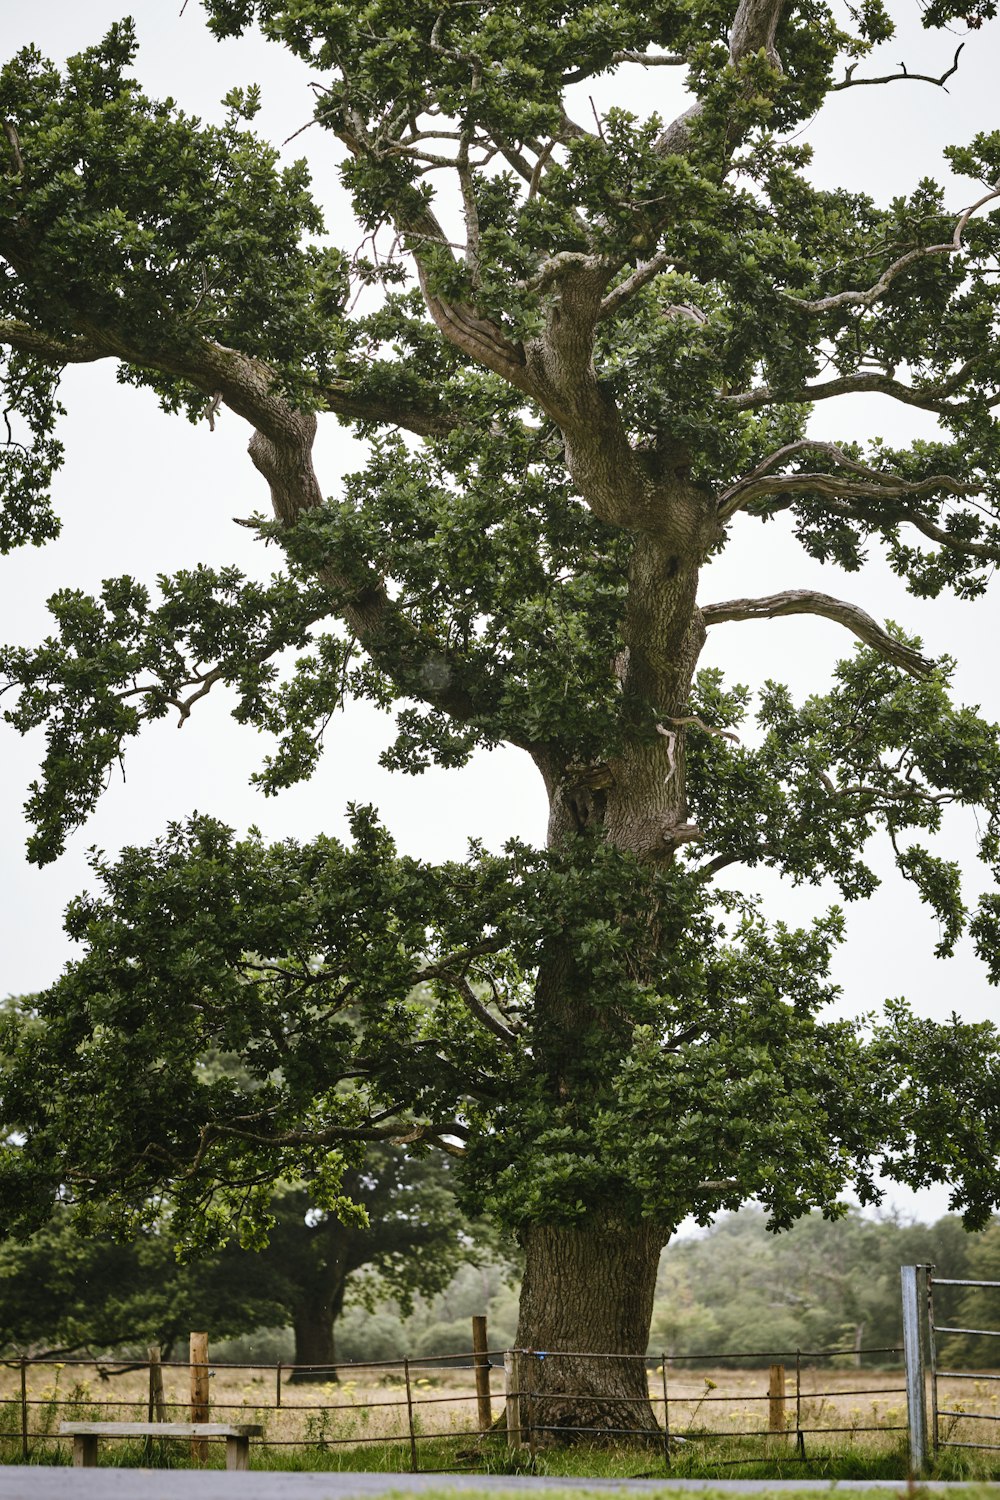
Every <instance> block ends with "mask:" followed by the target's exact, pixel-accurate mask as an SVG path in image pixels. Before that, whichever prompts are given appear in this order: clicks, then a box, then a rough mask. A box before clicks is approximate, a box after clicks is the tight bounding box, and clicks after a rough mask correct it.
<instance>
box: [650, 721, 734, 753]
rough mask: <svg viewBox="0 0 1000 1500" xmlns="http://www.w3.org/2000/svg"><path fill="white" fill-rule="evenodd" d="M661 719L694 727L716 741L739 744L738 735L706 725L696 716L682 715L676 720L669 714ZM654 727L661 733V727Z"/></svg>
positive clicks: (669, 722)
mask: <svg viewBox="0 0 1000 1500" xmlns="http://www.w3.org/2000/svg"><path fill="white" fill-rule="evenodd" d="M663 717H664V718H665V719H666V721H667V723H668V724H677V725H684V724H693V725H694V727H695V728H696V729H700V730H701V731H702V733H703V734H711V735H714V736H715V738H716V739H718V740H733V741H734V742H735V743H736V744H737V745H738V744H739V742H740V737H739V735H738V734H734V733H733V731H732V730H731V729H717V728H716V727H715V725H714V724H706V723H705V720H704V719H702V718H699V716H698V715H697V714H684V715H683V716H682V717H681V718H677V719H675V718H674V717H673V716H672V715H670V714H664V715H663ZM656 727H657V729H659V730H660V732H661V733H662V732H663V730H662V726H661V725H659V724H658V725H657V726H656Z"/></svg>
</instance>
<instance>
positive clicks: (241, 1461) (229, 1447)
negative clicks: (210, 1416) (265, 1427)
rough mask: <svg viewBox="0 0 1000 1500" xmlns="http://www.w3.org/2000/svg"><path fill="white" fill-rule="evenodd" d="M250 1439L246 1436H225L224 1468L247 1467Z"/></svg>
mask: <svg viewBox="0 0 1000 1500" xmlns="http://www.w3.org/2000/svg"><path fill="white" fill-rule="evenodd" d="M249 1467H250V1439H249V1438H248V1437H227V1438H226V1468H227V1469H249Z"/></svg>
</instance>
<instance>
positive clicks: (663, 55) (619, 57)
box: [562, 52, 687, 84]
mask: <svg viewBox="0 0 1000 1500" xmlns="http://www.w3.org/2000/svg"><path fill="white" fill-rule="evenodd" d="M686 62H687V58H686V57H684V56H683V55H682V54H681V53H680V52H659V53H657V52H613V53H612V54H611V58H610V60H609V62H608V63H606V64H604V67H614V66H615V65H616V64H618V63H639V64H640V66H642V67H644V68H678V67H683V65H684V63H686ZM604 67H602V68H601V69H597V68H574V69H573V71H572V72H571V73H564V74H563V76H562V81H563V83H564V84H570V83H582V82H583V80H584V79H585V78H593V76H594V74H595V73H597V72H598V71H601V72H603V71H604Z"/></svg>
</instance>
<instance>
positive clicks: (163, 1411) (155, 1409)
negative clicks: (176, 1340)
mask: <svg viewBox="0 0 1000 1500" xmlns="http://www.w3.org/2000/svg"><path fill="white" fill-rule="evenodd" d="M149 1420H150V1422H165V1421H166V1420H167V1398H166V1397H165V1396H164V1394H163V1365H162V1364H161V1363H160V1346H159V1344H150V1346H149Z"/></svg>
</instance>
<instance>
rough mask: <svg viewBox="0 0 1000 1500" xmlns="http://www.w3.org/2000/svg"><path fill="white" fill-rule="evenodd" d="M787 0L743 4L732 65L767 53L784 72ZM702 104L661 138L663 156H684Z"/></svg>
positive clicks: (736, 25)
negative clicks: (781, 32)
mask: <svg viewBox="0 0 1000 1500" xmlns="http://www.w3.org/2000/svg"><path fill="white" fill-rule="evenodd" d="M784 5H785V0H740V3H739V5H738V6H737V10H736V15H735V17H734V19H733V25H732V30H731V31H730V33H729V61H730V64H731V65H732V66H733V67H736V66H738V65H739V64H740V63H741V62H742V61H743V60H744V58H747V57H752V56H754V54H755V53H758V52H763V53H764V54H765V55H766V56H767V58H768V61H769V62H770V63H771V64H772V66H773V67H775V68H777V69H778V71H779V72H780V71H781V59H780V57H779V56H778V51H777V48H776V47H775V44H774V39H775V36H776V35H777V31H778V22H779V21H780V20H781V13H782V10H783V9H784ZM704 107H705V106H704V104H703V103H702V102H701V101H699V102H698V103H697V104H694V105H692V107H691V108H690V109H688V110H685V112H684V114H682V115H678V117H677V119H676V120H674V121H673V122H672V123H671V124H670V125H668V126H667V128H666V130H665V131H664V132H663V134H662V135H661V136H660V138H659V140H658V141H657V143H656V149H657V150H658V151H659V152H660V153H661V155H663V156H672V155H674V154H679V153H683V152H685V151H686V150H687V149H688V144H689V142H690V139H691V125H692V122H693V121H694V120H696V119H697V117H698V116H699V115H700V114H701V113H702V111H703V110H704ZM736 140H737V137H736V133H735V131H734V132H733V133H732V140H731V145H732V146H735V145H736Z"/></svg>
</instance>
